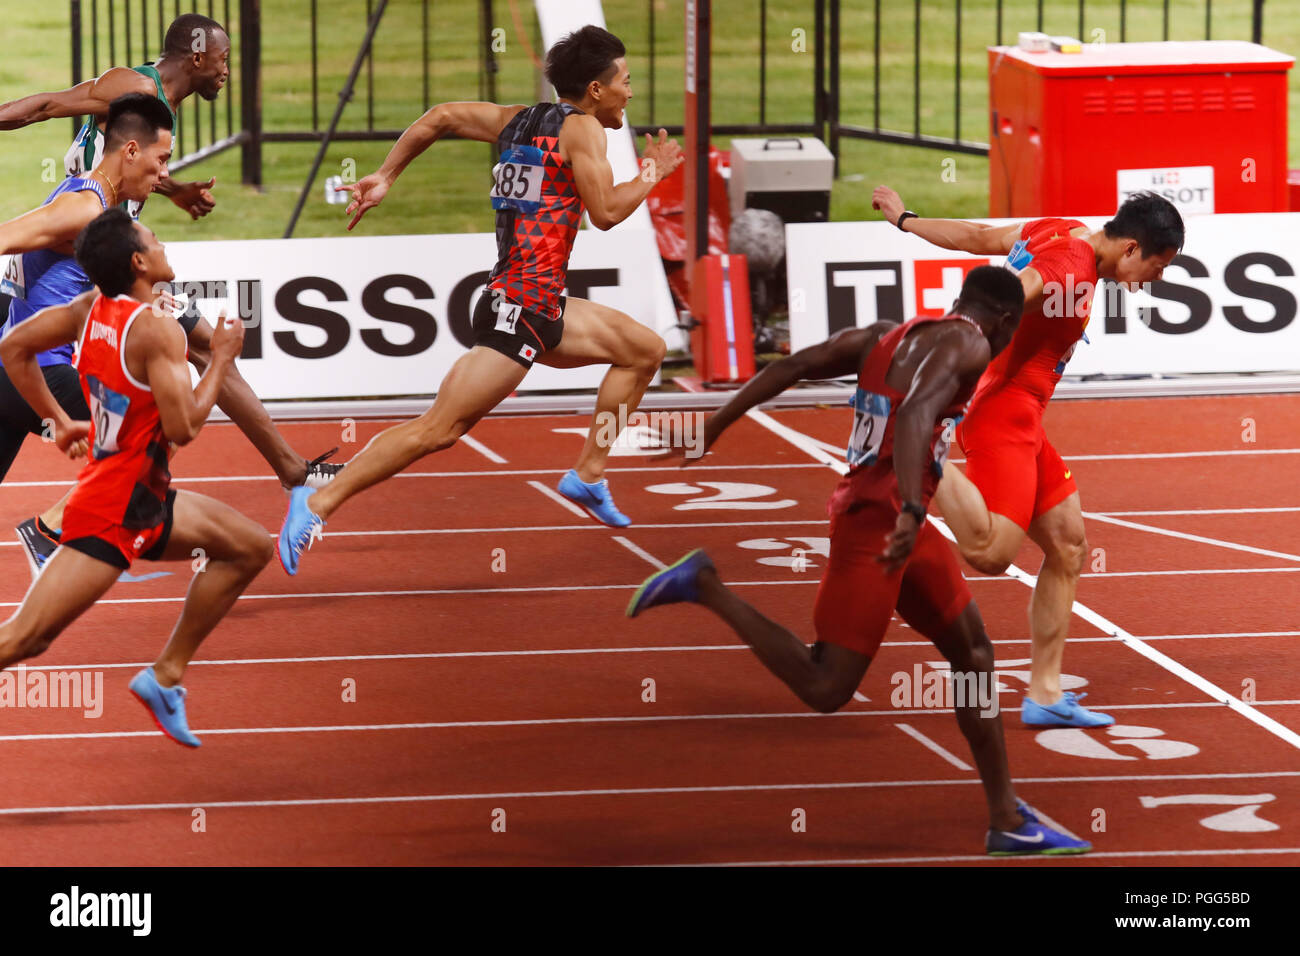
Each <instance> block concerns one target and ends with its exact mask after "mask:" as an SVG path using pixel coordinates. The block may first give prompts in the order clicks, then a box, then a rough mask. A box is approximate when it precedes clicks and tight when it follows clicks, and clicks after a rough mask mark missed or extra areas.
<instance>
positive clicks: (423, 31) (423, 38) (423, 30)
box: [313, 0, 429, 112]
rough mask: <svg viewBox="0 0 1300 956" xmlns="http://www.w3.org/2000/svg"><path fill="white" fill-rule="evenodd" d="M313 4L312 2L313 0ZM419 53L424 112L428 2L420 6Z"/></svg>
mask: <svg viewBox="0 0 1300 956" xmlns="http://www.w3.org/2000/svg"><path fill="white" fill-rule="evenodd" d="M313 2H314V0H313ZM420 53H421V60H422V61H423V63H424V67H423V69H422V70H421V74H422V75H421V83H422V86H421V92H422V96H421V100H420V101H421V102H422V103H423V104H424V110H425V111H426V112H427V111H428V109H429V0H423V2H422V3H421V4H420Z"/></svg>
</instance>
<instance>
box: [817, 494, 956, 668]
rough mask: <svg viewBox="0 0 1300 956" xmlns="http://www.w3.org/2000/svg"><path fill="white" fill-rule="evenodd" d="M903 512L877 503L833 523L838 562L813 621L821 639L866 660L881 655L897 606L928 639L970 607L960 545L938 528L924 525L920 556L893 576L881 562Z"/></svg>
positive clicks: (830, 569)
mask: <svg viewBox="0 0 1300 956" xmlns="http://www.w3.org/2000/svg"><path fill="white" fill-rule="evenodd" d="M897 520H898V512H897V511H896V510H895V509H894V507H893V505H891V504H888V503H880V504H877V503H870V504H867V505H865V506H864V507H861V508H859V509H857V510H855V511H849V512H844V513H842V514H839V515H833V516H832V517H831V556H830V560H829V561H828V562H827V565H826V573H825V574H823V575H822V580H821V586H820V587H819V588H818V589H817V604H816V607H815V608H814V610H813V622H814V624H815V626H816V628H817V640H819V641H828V642H830V643H831V644H839V645H840V646H841V647H847V648H848V649H849V650H852V651H857V652H858V653H859V654H865V655H866V656H867V657H870V656H872V655H873V654H875V653H876V650H877V648H879V647H880V642H881V641H882V640H883V639H884V637H885V629H886V628H887V627H889V620H890V618H891V617H892V616H893V614H894V610H895V609H896V608H897V610H898V613H899V616H900V617H902V618H903V620H904V621H906V622H907V623H908V624H910V625H911V626H912V627H913V628H915V629H916V630H917V631H918V632H919V633H921V634H923V635H924V636H925V637H927V638H930V639H931V640H934V639H935V638H936V637H940V636H942V634H943V633H944V631H946V630H947V629H948V627H949V625H951V624H952V622H953V621H955V620H956V619H957V617H958V616H959V615H960V614H961V612H962V611H964V610H966V605H967V604H969V603H970V600H971V596H970V591H969V590H968V589H967V587H966V582H965V581H964V580H962V576H961V569H960V568H959V567H958V566H957V558H956V556H955V555H954V553H953V549H952V546H951V545H950V544H948V542H947V541H946V540H945V539H944V537H943V535H942V534H940V533H939V530H938V529H937V528H935V526H934V525H932V524H930V522H928V521H927V522H926V523H925V524H923V525H922V526H921V530H920V531H919V532H918V533H917V536H916V547H915V548H914V549H913V550H912V556H911V557H910V558H909V559H908V561H907V564H905V565H904V566H903V567H902V568H900V569H899V570H897V571H895V572H893V573H892V574H890V573H887V572H886V570H885V568H884V566H883V565H881V564H880V563H878V562H877V561H876V558H878V557H879V556H880V553H881V552H882V551H884V550H885V538H886V537H887V536H888V535H889V534H890V532H892V531H893V530H894V524H895V522H896V521H897Z"/></svg>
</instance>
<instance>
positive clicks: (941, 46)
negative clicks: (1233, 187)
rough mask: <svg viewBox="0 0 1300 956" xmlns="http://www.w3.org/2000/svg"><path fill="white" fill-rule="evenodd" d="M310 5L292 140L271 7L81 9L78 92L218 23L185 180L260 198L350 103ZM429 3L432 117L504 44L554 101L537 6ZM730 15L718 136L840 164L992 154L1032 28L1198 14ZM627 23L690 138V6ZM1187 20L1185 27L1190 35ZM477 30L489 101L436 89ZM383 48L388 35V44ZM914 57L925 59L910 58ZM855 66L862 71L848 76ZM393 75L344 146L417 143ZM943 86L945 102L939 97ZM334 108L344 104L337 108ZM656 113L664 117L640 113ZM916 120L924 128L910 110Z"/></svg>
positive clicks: (1146, 10) (1256, 24)
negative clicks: (396, 100)
mask: <svg viewBox="0 0 1300 956" xmlns="http://www.w3.org/2000/svg"><path fill="white" fill-rule="evenodd" d="M294 2H295V4H296V5H297V6H296V7H295V12H297V11H298V10H300V11H301V12H300V13H299V14H298V27H299V28H300V29H304V30H306V31H308V34H309V38H308V50H309V54H308V56H307V58H306V59H307V62H304V63H303V64H302V69H303V70H310V77H311V81H310V87H309V100H310V124H309V125H308V123H307V116H308V112H307V109H305V108H302V109H299V110H298V111H297V112H295V113H294V114H293V115H294V117H295V119H294V121H293V122H292V123H288V124H287V127H286V123H285V122H284V121H283V120H281V122H278V123H276V124H275V125H274V126H273V128H263V87H262V80H263V76H262V70H263V64H262V23H263V10H262V7H263V2H262V0H186V2H185V3H184V4H182V3H181V2H180V0H70V5H71V27H72V29H71V42H72V80H73V83H77V82H80V81H81V80H83V79H86V78H88V77H92V76H96V75H98V74H99V73H102V72H103V71H104V70H106V69H108V68H109V67H110V66H134V65H138V64H140V63H144V62H152V61H153V60H154V59H155V58H156V57H157V55H158V54H159V52H160V51H161V49H162V38H163V35H164V33H165V31H166V29H167V25H168V24H169V23H170V21H171V19H173V18H174V17H175V16H178V15H179V14H180V13H184V12H190V11H194V12H200V13H204V14H206V15H208V16H211V17H213V18H214V19H216V20H218V21H220V22H221V23H223V24H225V25H226V26H227V27H228V29H229V31H230V36H231V77H230V81H229V83H228V86H227V89H226V91H225V92H224V93H223V94H222V96H221V97H219V98H218V100H217V101H215V102H213V103H207V102H204V101H202V100H200V99H199V98H198V97H191V98H190V99H188V100H186V101H185V103H184V104H182V107H181V110H180V114H179V119H180V127H179V129H178V132H177V149H176V156H177V159H176V160H175V161H174V162H173V163H172V168H173V169H181V168H184V167H185V166H187V165H191V164H193V163H196V162H198V161H199V160H201V159H204V158H206V157H208V156H211V155H213V154H214V153H217V152H220V151H222V150H226V149H231V148H235V147H239V148H240V149H241V150H242V153H243V155H242V160H243V161H242V174H243V179H244V182H246V183H249V184H253V185H260V184H261V182H262V148H263V144H264V143H277V142H320V141H321V140H323V139H325V138H326V136H327V133H328V130H327V128H323V127H322V121H323V120H324V119H326V118H327V117H328V116H329V114H330V113H331V112H333V111H334V106H335V103H336V102H337V96H338V95H339V90H338V89H336V88H331V87H328V86H326V85H325V81H323V80H322V74H324V73H329V74H330V75H334V76H336V75H338V72H339V71H338V69H337V66H338V64H337V62H333V63H331V64H329V66H330V69H329V70H326V69H325V66H326V64H325V63H323V58H324V54H323V52H322V36H321V34H322V20H321V9H320V8H321V2H320V0H294ZM701 2H705V0H701ZM417 3H418V9H419V22H420V31H421V36H420V49H421V62H420V66H419V71H418V74H419V86H420V92H421V97H420V98H421V100H422V102H423V105H424V107H425V108H427V107H428V106H430V105H432V103H431V99H432V98H433V97H435V96H436V97H437V98H439V99H440V100H447V99H463V98H468V97H470V96H472V95H475V92H476V95H477V96H478V97H479V98H481V99H488V100H496V99H497V98H498V95H499V94H500V93H501V92H502V89H501V83H500V82H499V81H500V78H501V76H502V66H503V57H502V56H500V55H499V52H498V49H497V47H498V44H497V42H496V41H497V40H498V39H499V38H500V37H501V36H502V35H503V34H509V35H510V36H511V38H512V41H513V42H515V43H516V44H517V45H520V46H523V47H524V48H526V49H527V50H528V52H529V54H530V55H531V58H532V61H533V63H532V66H530V67H529V69H530V71H531V73H532V76H533V80H534V82H533V87H534V89H536V88H538V85H537V83H536V76H537V70H536V69H535V67H536V66H537V65H538V64H537V60H538V58H539V51H540V50H541V40H540V34H539V31H538V27H537V21H536V16H535V14H534V12H533V6H532V4H531V3H528V2H527V0H402V5H403V7H405V8H406V15H407V16H408V17H409V16H411V15H412V14H411V11H412V9H413V8H414V6H415V5H416V4H417ZM268 6H269V4H268ZM330 6H331V17H330V19H329V20H328V21H327V24H328V29H330V30H337V29H338V27H339V26H340V23H341V22H342V23H343V25H345V26H348V27H349V28H350V30H351V33H350V34H349V35H350V36H351V35H355V36H360V35H362V34H363V33H364V32H365V31H366V28H367V25H368V24H369V22H370V20H371V18H372V16H373V13H374V10H375V6H376V2H375V0H364V2H362V0H356V2H355V3H352V4H349V5H347V10H348V13H347V17H346V19H344V20H342V21H341V19H340V17H339V16H338V15H337V8H338V4H332V5H330ZM723 6H726V7H727V9H726V11H725V12H727V13H728V15H730V14H731V13H733V12H734V11H732V10H731V7H732V6H735V7H736V8H737V10H738V11H739V12H740V17H739V19H741V20H744V21H745V22H744V23H743V24H740V25H736V26H735V27H733V26H732V25H731V22H730V20H731V19H735V18H729V21H728V31H729V33H732V32H735V31H742V29H743V30H744V31H750V32H747V33H745V37H746V40H745V42H749V39H748V38H750V37H751V36H752V40H753V42H752V44H751V46H752V49H751V48H750V47H744V49H743V50H742V51H741V52H740V53H739V54H736V53H735V44H736V43H737V42H738V41H736V40H735V38H734V36H731V37H719V36H717V35H716V34H715V44H718V43H723V44H725V43H731V44H732V46H731V47H730V49H732V54H733V55H732V58H731V60H730V66H729V67H728V68H730V69H741V67H742V63H741V61H752V66H750V65H749V63H743V69H744V70H749V69H752V70H753V73H752V74H751V75H752V77H753V83H752V85H751V86H750V87H749V88H748V89H746V90H745V91H744V92H745V97H746V103H749V104H752V103H753V100H754V99H755V98H756V100H757V103H756V106H757V110H756V113H757V115H756V116H755V115H753V111H752V110H750V111H749V115H748V116H746V117H745V119H744V121H737V120H735V119H734V118H731V119H729V118H728V117H729V116H732V117H734V116H735V115H736V113H737V110H735V109H733V108H732V104H731V103H728V102H722V101H721V98H722V96H723V95H726V94H724V93H723V91H722V90H721V89H720V88H719V84H717V83H716V82H715V85H714V89H715V94H714V99H715V102H714V107H713V115H714V117H715V119H716V120H717V122H715V124H714V126H713V132H714V133H715V135H719V136H733V135H763V134H768V133H800V134H805V135H814V136H818V137H819V138H822V139H823V140H825V141H826V142H827V144H828V145H829V146H830V148H831V151H832V152H833V153H834V154H835V155H836V157H837V158H838V156H839V153H840V140H841V139H842V138H853V139H867V140H878V141H883V142H891V143H902V144H908V145H914V146H924V147H935V148H940V149H944V150H949V151H957V152H967V153H978V154H983V153H986V152H987V151H988V144H987V143H985V142H982V141H980V140H978V139H969V138H966V137H965V136H963V115H962V112H963V82H965V83H966V89H965V104H966V106H965V108H966V110H967V116H966V123H965V128H966V130H968V131H969V130H970V129H971V128H972V126H973V125H974V124H975V123H976V120H977V119H979V118H980V114H979V108H978V103H979V102H982V95H981V91H982V87H981V86H979V85H978V84H979V83H982V80H983V77H984V76H985V70H986V64H985V63H984V61H983V59H982V50H983V47H985V46H988V45H992V44H1002V43H1007V42H1011V43H1014V42H1015V39H1016V34H1017V33H1018V32H1019V31H1021V30H1043V29H1045V28H1046V29H1049V32H1050V31H1051V30H1056V31H1060V30H1066V29H1070V30H1074V31H1076V32H1077V34H1078V37H1077V38H1078V39H1080V40H1082V41H1085V42H1087V41H1088V40H1089V33H1088V31H1089V29H1090V28H1092V29H1094V30H1095V29H1096V26H1095V25H1096V24H1098V23H1101V22H1105V23H1106V24H1107V25H1108V29H1111V30H1112V31H1113V30H1114V29H1115V27H1116V26H1117V28H1118V39H1119V41H1120V42H1126V41H1130V40H1161V39H1169V38H1170V36H1171V28H1172V27H1174V26H1176V27H1177V30H1176V31H1173V32H1177V33H1179V34H1180V35H1184V36H1185V35H1186V34H1187V32H1188V29H1189V27H1188V23H1189V14H1188V13H1187V10H1188V5H1187V3H1186V2H1185V0H1184V2H1182V3H1179V4H1178V6H1177V8H1176V9H1175V10H1174V11H1172V12H1171V9H1170V6H1171V5H1170V0H1050V2H1047V0H965V2H964V3H963V0H912V2H911V3H910V4H908V3H907V0H850V2H848V3H842V2H841V0H714V10H715V16H717V11H718V10H719V9H720V8H721V7H723ZM471 7H472V9H471ZM638 7H639V9H640V10H641V11H643V13H642V14H641V16H643V18H644V19H640V21H639V22H629V21H636V20H637V19H638V18H637V17H633V16H631V15H630V13H629V11H632V10H635V9H637V8H638ZM615 8H617V10H615ZM755 8H756V9H755ZM615 12H617V13H619V14H620V16H621V19H620V21H619V23H618V30H619V32H620V33H621V34H623V35H624V38H625V40H627V41H628V45H629V49H630V51H631V53H632V55H633V56H635V57H637V58H638V59H639V61H640V62H643V63H644V64H645V67H646V69H647V72H648V76H647V78H646V82H648V89H647V87H646V85H644V84H643V85H642V86H641V87H640V89H641V90H642V91H644V92H642V93H640V94H639V95H640V96H641V97H642V100H641V101H637V109H638V119H639V120H640V121H639V122H633V124H632V125H633V127H634V129H636V131H637V132H638V133H640V132H642V131H644V130H652V129H656V128H658V127H659V126H664V127H666V128H667V129H668V130H669V131H670V132H672V133H674V134H677V133H680V132H681V129H682V126H681V113H680V105H679V104H680V93H681V86H682V73H681V68H680V57H681V48H682V34H683V32H684V29H683V28H684V12H683V4H682V2H681V0H676V2H674V3H672V4H671V5H669V7H668V12H667V13H665V12H664V10H663V9H661V8H660V6H659V5H658V4H657V3H656V2H655V0H644V6H639V0H607V4H606V15H607V16H609V17H612V16H614V14H615ZM1176 14H1177V15H1178V16H1179V17H1181V18H1182V19H1180V20H1178V21H1177V23H1176V24H1175V20H1174V17H1175V15H1176ZM791 16H796V17H798V18H799V22H800V23H805V24H807V25H808V26H809V27H810V28H811V29H810V30H809V32H810V33H811V37H810V39H811V41H812V43H811V46H812V49H811V50H810V51H808V52H810V53H811V54H812V55H811V57H806V58H803V59H801V60H800V67H799V70H800V72H799V73H798V75H797V76H795V77H793V78H792V75H791V73H790V72H789V69H788V68H786V67H784V66H783V67H782V69H784V70H785V72H781V73H780V74H779V75H777V76H775V77H773V76H772V75H771V70H772V68H773V64H774V63H776V62H777V58H776V54H777V53H779V52H782V51H781V50H780V49H779V48H778V46H777V41H778V39H780V40H781V41H782V42H784V40H785V39H786V38H785V36H784V35H783V34H782V33H781V32H780V31H781V29H783V28H784V27H783V26H777V25H776V24H778V22H779V23H781V24H783V25H784V26H788V24H789V22H790V17H791ZM469 17H474V18H475V20H476V22H475V24H474V30H473V32H474V34H475V35H476V36H477V38H478V41H479V44H480V46H479V49H480V50H481V51H482V52H481V55H478V56H476V57H475V59H476V61H477V69H476V73H477V91H475V90H474V89H473V88H472V87H469V86H468V82H469V81H468V80H467V79H464V78H462V79H461V80H460V82H459V86H458V87H457V88H454V89H448V88H447V86H446V84H444V85H443V86H441V87H439V86H438V85H437V84H436V83H435V80H434V72H435V66H436V65H437V57H438V44H437V43H435V42H434V40H433V38H434V37H435V36H436V35H437V34H438V33H439V31H440V30H441V29H443V28H445V26H446V25H447V24H449V23H451V22H452V21H454V22H455V23H456V24H457V25H458V26H464V24H465V22H466V19H467V18H469ZM1195 18H1196V19H1195V24H1196V30H1197V33H1198V34H1200V33H1201V32H1202V30H1201V26H1202V25H1203V37H1204V38H1205V39H1252V40H1254V41H1255V42H1260V41H1261V40H1262V39H1263V24H1264V0H1218V2H1217V3H1216V2H1215V0H1204V2H1203V4H1202V5H1200V6H1199V7H1197V8H1196V13H1195ZM754 20H756V21H757V31H756V35H753V26H754V24H753V21H754ZM909 21H910V22H909ZM1224 23H1232V24H1234V29H1235V31H1236V33H1237V35H1236V36H1232V35H1230V33H1229V32H1228V31H1227V30H1226V29H1225V27H1224V26H1223V24H1224ZM1247 27H1248V29H1247ZM382 41H383V36H382V34H381V35H380V38H379V41H378V42H379V43H381V44H382ZM272 42H277V41H275V40H272ZM904 45H906V46H907V47H910V50H904V49H903V46H904ZM376 53H378V56H376ZM454 55H458V56H460V57H462V58H463V56H464V53H463V52H462V51H455V53H454ZM642 58H643V59H642ZM724 59H725V58H724V57H722V56H720V55H718V54H717V53H716V52H715V56H714V64H715V71H717V70H721V69H722V68H723V63H724ZM846 60H849V61H850V65H849V66H848V67H847V68H846ZM782 62H783V63H784V62H788V61H782ZM391 65H392V64H391V63H390V62H389V60H388V59H387V58H386V56H385V50H384V48H383V47H382V45H381V46H379V47H378V49H377V50H376V49H375V48H372V49H371V50H370V51H369V52H368V53H367V54H366V56H365V59H364V63H363V65H362V73H361V75H360V76H359V77H358V82H357V88H356V91H355V98H356V99H357V100H359V102H357V103H352V104H350V107H351V109H352V112H351V113H350V114H349V115H350V116H352V117H353V118H354V119H356V118H358V112H359V111H362V110H364V122H363V123H361V124H360V125H359V126H358V125H357V124H356V123H355V122H353V123H351V124H350V128H341V129H337V130H335V131H333V133H332V136H331V138H332V139H335V140H371V141H382V140H392V139H395V138H396V137H397V136H399V135H400V134H401V132H402V130H401V129H399V128H394V127H393V126H392V125H391V124H390V125H385V124H384V123H383V122H377V120H376V104H377V94H376V70H377V69H378V70H380V71H383V70H385V69H387V68H389V67H390V66H391ZM949 73H950V74H951V79H949V76H948V74H949ZM408 75H409V73H408ZM515 75H516V76H517V75H518V71H517V70H516V71H515ZM715 76H717V73H716V72H715ZM638 82H641V81H638ZM949 82H950V83H951V86H948V85H947V84H948V83H949ZM792 83H793V84H794V85H795V86H797V87H798V89H797V90H795V91H794V92H791V90H790V89H789V87H790V85H791V84H792ZM940 85H942V86H943V89H941V90H939V92H938V93H937V94H936V88H937V87H939V86H940ZM519 86H520V84H519V83H518V82H515V83H514V85H513V87H512V88H511V89H510V90H509V92H508V93H507V95H508V96H516V97H517V96H520V95H521V94H522V93H523V92H526V93H527V94H528V95H529V96H531V95H532V94H533V92H534V90H533V89H529V90H526V91H521V90H520V89H519ZM943 90H948V91H949V92H944V91H943ZM805 96H806V99H805ZM236 97H238V98H239V101H238V104H236ZM331 99H333V100H334V102H329V101H330V100H331ZM778 99H779V100H780V102H781V104H782V106H781V108H780V109H775V108H774V105H773V104H774V101H776V100H778ZM643 101H645V102H647V106H648V109H646V111H645V113H640V110H642V109H644V107H642V106H641V102H643ZM909 101H910V102H909ZM322 102H329V106H328V108H327V109H325V110H322ZM864 104H869V108H867V106H865V105H864ZM381 105H382V103H381ZM907 106H910V120H911V122H910V124H908V123H907V122H906V115H905V112H904V110H905V108H906V107H907ZM742 112H743V111H742ZM774 114H779V115H774ZM279 115H280V116H281V117H283V115H284V111H283V110H280V111H279ZM296 117H301V119H300V120H299V119H297V118H296ZM900 117H903V119H902V120H901V121H900ZM909 125H910V129H909V128H908V126H909Z"/></svg>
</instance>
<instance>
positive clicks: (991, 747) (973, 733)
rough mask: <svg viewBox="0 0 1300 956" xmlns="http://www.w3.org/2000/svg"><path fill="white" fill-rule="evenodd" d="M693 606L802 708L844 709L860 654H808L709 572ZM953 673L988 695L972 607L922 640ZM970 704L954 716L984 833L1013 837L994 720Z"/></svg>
mask: <svg viewBox="0 0 1300 956" xmlns="http://www.w3.org/2000/svg"><path fill="white" fill-rule="evenodd" d="M696 586H697V587H698V589H699V603H700V604H702V605H704V606H705V607H707V608H708V609H709V610H711V611H713V612H714V613H715V614H717V615H718V616H719V617H720V618H722V619H723V620H724V621H725V622H726V623H727V624H729V625H730V626H731V629H732V630H734V631H735V632H736V634H737V635H738V636H739V637H740V639H741V640H743V641H744V642H745V643H746V644H748V645H749V646H750V647H751V648H753V650H754V653H755V654H756V655H757V656H758V659H759V660H760V661H761V662H762V663H763V666H765V667H766V668H767V669H768V670H769V671H771V672H772V673H773V674H775V675H776V676H777V677H779V678H780V679H781V680H782V681H783V682H784V683H785V684H786V686H788V687H789V688H790V689H791V690H792V691H794V692H795V694H796V695H797V696H798V697H799V699H800V700H802V701H803V702H804V703H805V704H807V705H808V706H810V707H812V708H813V709H814V710H818V711H821V712H822V713H832V712H834V711H836V710H839V709H840V708H841V707H843V706H844V705H845V704H847V703H848V702H849V701H850V700H851V699H852V697H853V692H854V691H855V690H857V689H858V685H859V684H861V683H862V678H863V675H865V674H866V672H867V667H868V665H870V663H871V658H870V657H868V656H866V655H865V654H859V653H858V652H857V651H853V650H850V649H849V648H847V647H842V646H840V645H838V644H832V643H830V642H827V641H819V642H817V643H816V644H814V645H813V646H812V647H808V646H807V645H806V644H804V642H803V641H802V640H800V639H799V637H798V636H796V635H795V634H792V633H791V632H790V631H787V630H786V629H785V628H784V627H782V626H781V625H780V624H777V623H776V622H775V621H772V620H769V619H768V618H766V617H764V616H763V615H762V614H761V613H759V612H758V611H757V610H756V609H755V608H754V607H753V606H752V605H750V604H748V603H746V602H745V601H742V600H741V599H740V598H738V597H736V595H735V594H734V593H733V592H732V591H730V590H729V589H728V588H727V586H726V585H724V584H723V583H722V580H721V579H720V578H719V577H718V573H717V571H715V570H714V569H713V568H709V567H706V568H703V569H702V570H701V571H700V574H699V577H698V579H697V581H696ZM925 636H926V637H928V638H929V639H930V640H931V641H933V642H934V645H935V647H936V648H938V650H939V651H940V653H942V654H943V656H944V657H945V658H947V659H948V661H949V662H950V663H951V664H952V668H953V670H954V671H955V672H963V673H975V674H977V675H978V676H977V680H978V681H979V682H980V683H978V684H977V686H979V687H988V688H996V687H997V681H996V679H995V678H994V676H993V644H992V643H991V642H990V641H989V639H988V635H987V634H986V633H985V632H984V622H983V621H982V620H981V619H980V615H979V610H978V608H976V606H975V602H974V601H972V602H971V603H970V604H968V605H967V606H966V610H965V611H963V612H962V613H961V614H960V615H959V616H958V617H957V619H956V620H955V621H954V622H953V623H952V625H951V626H950V627H949V628H948V629H947V630H946V631H945V632H944V633H942V634H937V635H935V634H926V635H925ZM981 709H982V708H981V704H980V702H979V701H978V700H975V701H964V702H963V706H961V707H957V708H956V714H957V723H958V725H959V726H960V727H961V731H962V734H964V735H965V737H966V740H967V742H968V743H969V744H970V748H971V754H972V755H973V756H974V758H975V764H976V766H977V767H978V768H979V774H980V780H981V781H982V782H983V784H984V794H985V798H986V799H987V801H988V807H989V821H990V825H991V826H992V827H994V828H995V829H999V830H1016V829H1018V828H1019V827H1020V826H1022V825H1023V823H1024V821H1023V820H1022V819H1021V817H1020V814H1019V813H1018V812H1017V810H1016V794H1015V790H1014V789H1013V788H1012V786H1011V771H1010V770H1009V769H1008V767H1007V751H1006V743H1005V741H1004V739H1003V735H1002V716H1001V714H1000V713H995V714H992V715H989V716H982V715H981V713H980V712H981Z"/></svg>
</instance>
